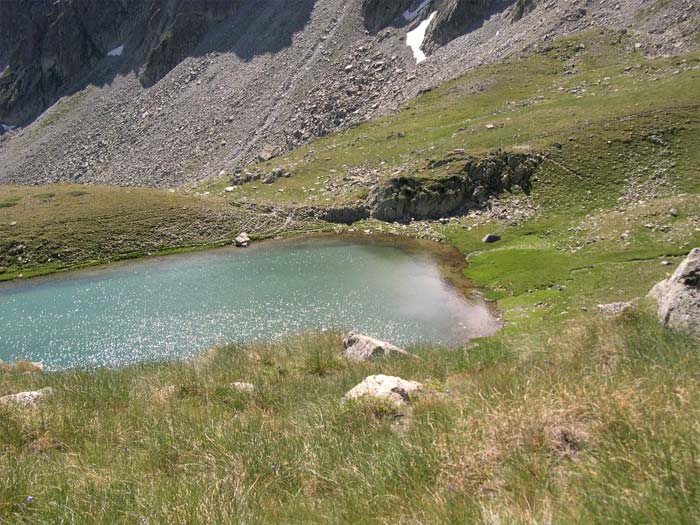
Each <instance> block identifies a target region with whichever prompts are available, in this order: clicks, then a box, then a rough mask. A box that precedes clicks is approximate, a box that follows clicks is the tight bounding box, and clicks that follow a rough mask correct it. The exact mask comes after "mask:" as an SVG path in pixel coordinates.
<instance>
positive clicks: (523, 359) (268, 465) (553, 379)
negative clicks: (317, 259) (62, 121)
mask: <svg viewBox="0 0 700 525" xmlns="http://www.w3.org/2000/svg"><path fill="white" fill-rule="evenodd" d="M542 341H543V337H542V334H540V335H539V336H538V337H536V338H535V337H533V338H528V337H525V336H523V337H521V338H519V339H518V340H509V339H508V338H506V337H500V338H494V339H490V340H485V341H481V342H480V343H479V344H477V345H476V346H475V347H474V348H472V349H468V350H467V349H463V350H446V349H440V348H420V349H414V352H415V353H416V354H417V355H418V358H415V359H407V358H401V357H395V358H387V359H384V360H380V361H378V362H375V363H360V364H357V363H350V362H347V361H345V360H344V359H342V357H341V356H340V355H339V347H340V345H341V343H340V335H339V334H309V335H305V336H301V337H299V338H295V339H290V340H286V341H282V342H278V343H266V344H256V345H251V346H230V347H225V348H221V349H219V350H218V351H216V352H214V353H211V354H209V355H208V356H206V357H204V358H201V359H199V360H196V361H194V362H191V363H166V364H152V365H143V366H137V367H131V368H126V369H120V370H99V371H92V372H90V371H71V372H64V373H56V374H17V373H11V372H5V373H3V374H2V375H0V393H5V392H11V391H17V390H24V389H29V388H32V389H33V388H39V387H43V386H53V387H54V389H55V390H56V395H55V396H54V398H53V399H51V400H50V401H49V402H48V403H46V404H45V405H44V406H43V407H41V408H40V409H38V410H35V411H27V410H13V409H7V408H5V409H1V410H0V451H1V452H0V471H1V472H2V476H0V523H3V522H7V523H479V522H481V523H543V522H556V523H572V522H580V523H586V522H590V523H605V522H610V523H661V522H664V523H691V522H697V520H698V519H700V511H698V510H697V509H700V472H699V471H698V463H697V459H696V458H698V446H699V445H698V443H700V440H699V439H698V438H700V436H699V435H698V434H699V425H698V422H699V421H700V419H699V418H698V409H699V406H700V402H699V401H698V399H700V386H698V381H697V379H698V374H699V373H700V361H699V359H700V358H699V357H698V355H697V342H696V340H694V339H692V338H691V337H690V336H687V335H684V334H679V333H672V332H668V331H666V330H664V329H661V328H660V327H658V326H657V323H656V322H655V320H654V319H653V318H652V317H649V316H646V315H645V314H635V315H633V316H628V317H626V318H624V319H619V320H587V321H581V320H578V321H576V322H572V323H571V324H570V326H569V327H568V329H567V331H566V333H564V334H559V336H558V337H557V338H552V339H551V341H550V342H549V343H544V344H543V343H542ZM373 373H385V374H392V375H399V376H401V377H404V378H407V379H416V380H419V381H422V382H424V383H425V384H426V385H428V387H429V389H430V391H429V392H427V393H425V394H423V395H422V396H421V397H420V398H418V399H417V400H415V401H414V402H413V403H412V405H411V406H409V407H405V408H396V407H391V406H388V405H386V404H383V403H381V402H379V401H371V400H365V401H361V402H358V403H344V402H342V400H341V398H342V396H343V394H344V393H345V392H346V391H347V390H349V389H350V388H351V387H352V386H354V385H355V384H356V383H358V382H359V381H361V380H362V379H363V378H364V377H365V376H366V375H369V374H373ZM241 380H244V381H249V382H252V383H254V384H255V385H256V390H255V392H254V393H252V394H250V393H245V392H238V391H236V390H235V389H233V388H231V387H230V384H231V383H232V382H234V381H241ZM167 386H172V387H174V388H170V389H167V392H169V394H168V395H164V396H159V395H157V394H158V392H162V389H163V388H164V387H167Z"/></svg>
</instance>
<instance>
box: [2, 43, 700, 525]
mask: <svg viewBox="0 0 700 525" xmlns="http://www.w3.org/2000/svg"><path fill="white" fill-rule="evenodd" d="M699 88H700V57H699V56H698V55H695V54H693V55H687V56H681V57H674V58H658V59H653V60H652V59H647V58H644V57H643V56H641V55H640V54H639V53H638V52H637V51H636V50H635V42H634V40H633V39H632V38H631V37H630V36H629V35H627V34H624V33H617V32H609V31H591V32H587V33H583V34H579V35H575V36H572V37H571V38H567V39H565V40H562V41H558V42H556V43H555V44H552V45H550V46H548V47H547V48H545V49H542V48H540V49H537V50H533V51H532V52H530V53H528V54H524V55H522V56H517V57H513V58H511V59H509V60H508V61H506V62H503V63H498V64H495V65H492V66H485V67H484V68H480V69H478V70H476V71H475V72H473V73H472V74H470V75H467V76H466V77H463V78H460V79H458V80H455V81H454V82H451V83H449V84H447V85H445V86H443V87H441V88H439V89H436V90H434V91H431V92H429V93H426V94H424V95H423V96H421V97H419V98H418V99H416V100H415V101H413V102H411V103H410V104H408V105H407V106H406V107H405V108H404V109H402V110H401V111H400V112H398V113H396V114H395V115H392V116H390V117H386V118H384V119H380V120H375V121H371V122H369V123H367V124H363V125H361V126H357V127H355V128H352V129H350V130H348V131H346V132H344V133H341V134H336V135H330V136H328V137H326V138H323V139H320V140H318V141H316V142H314V143H312V144H311V145H309V146H307V147H304V148H302V149H300V150H298V151H296V152H293V153H291V154H290V155H288V156H284V157H280V158H278V159H273V160H271V161H269V162H266V163H262V164H260V165H257V166H254V167H251V168H250V169H249V171H250V172H251V173H252V172H261V173H268V172H270V171H272V170H273V169H275V168H277V167H279V168H282V169H283V170H286V171H289V172H290V173H291V176H290V177H282V178H279V179H277V180H275V181H274V182H272V183H271V184H262V183H261V182H258V181H252V182H247V183H244V184H243V185H242V186H240V187H239V188H238V189H235V190H233V191H230V192H226V191H224V188H225V187H228V186H229V185H230V184H231V178H232V177H233V176H234V174H233V173H232V174H229V175H227V176H226V177H224V178H222V179H221V180H214V181H210V182H208V183H206V184H204V185H202V186H198V187H194V188H184V189H181V190H178V192H176V193H175V194H172V193H165V192H163V193H159V192H156V191H153V193H152V195H153V200H151V201H149V206H148V210H149V213H150V214H153V215H154V216H161V217H166V218H168V220H173V221H174V223H175V224H178V225H179V226H180V228H179V229H181V230H182V231H190V230H189V229H190V228H192V225H193V224H198V223H197V222H196V221H195V220H193V219H192V215H190V214H189V213H188V214H186V215H182V214H180V213H179V212H177V210H178V209H180V207H181V206H185V207H188V210H190V209H191V208H190V207H191V206H194V208H192V209H197V210H199V209H202V210H209V209H216V210H219V213H224V212H223V211H221V210H228V209H229V207H230V209H232V210H245V213H249V214H251V216H255V214H256V213H260V212H261V210H266V211H265V213H271V214H272V213H274V214H275V215H274V216H275V217H281V218H282V219H281V220H282V221H284V218H285V217H289V216H291V217H294V220H295V221H299V222H296V223H295V224H296V225H297V226H298V229H301V230H303V229H305V228H306V229H313V228H316V227H318V226H319V224H322V223H320V222H319V221H316V220H309V222H308V223H303V222H302V218H303V217H307V216H308V209H307V208H308V207H309V206H316V207H333V206H338V207H339V206H357V205H361V204H362V200H363V198H364V197H365V196H366V195H367V193H368V192H369V191H370V189H371V187H372V185H373V184H378V183H382V182H383V181H385V180H387V179H389V178H392V177H396V176H397V175H399V174H400V175H402V176H405V177H409V178H424V179H425V178H428V179H431V180H433V179H439V178H442V177H446V176H450V175H451V174H454V173H456V172H458V171H459V170H461V169H462V167H463V166H464V163H465V162H466V161H467V158H468V157H469V156H484V155H489V154H491V153H492V152H494V151H495V150H497V149H498V148H500V149H501V150H502V151H505V152H529V153H531V154H532V155H539V156H540V159H541V162H540V166H539V168H538V170H537V171H536V173H535V176H534V179H533V181H532V188H531V191H528V193H525V192H522V191H520V190H518V191H516V192H514V193H505V194H503V195H501V196H500V198H498V199H494V200H492V201H491V203H490V206H488V207H487V208H485V209H483V210H471V211H470V212H468V213H465V214H464V215H460V216H458V217H453V218H449V219H446V220H443V221H434V222H425V223H423V222H413V223H410V224H398V223H397V224H389V223H383V222H380V221H376V220H374V219H369V220H364V221H361V222H359V223H355V224H353V225H349V226H345V225H329V224H325V225H322V226H323V227H325V228H330V227H333V228H334V229H336V230H338V231H343V230H366V231H368V232H370V234H371V232H374V231H382V232H384V233H387V232H396V233H398V234H405V235H418V236H428V237H435V238H440V239H444V240H445V241H446V242H448V243H449V244H451V245H454V246H456V247H457V248H458V249H459V250H461V251H462V253H464V254H465V256H468V258H469V268H468V269H467V275H468V276H469V277H470V278H472V279H473V280H474V281H475V282H476V284H478V285H479V286H480V287H481V288H482V289H483V290H484V291H485V293H486V294H487V295H488V296H490V297H491V298H492V299H494V300H496V301H497V302H498V303H497V304H498V306H499V308H500V310H501V313H502V316H503V318H504V320H506V321H507V323H506V326H505V328H504V329H503V330H502V331H500V332H499V333H498V334H497V335H496V336H494V337H491V338H488V339H482V340H478V341H472V342H470V343H469V344H466V345H465V346H464V348H458V349H445V348H430V347H422V348H411V349H409V350H410V351H411V353H413V354H415V355H416V357H415V358H406V357H402V356H396V357H391V358H384V359H380V360H377V361H374V362H370V363H353V362H349V361H347V360H345V359H344V358H343V357H341V350H342V341H341V336H340V334H336V333H323V334H306V335H300V336H298V337H296V338H293V339H289V340H283V341H276V342H260V343H257V344H251V345H247V346H235V345H232V346H225V347H223V348H219V349H216V350H213V351H211V352H208V353H206V354H205V355H203V356H202V357H201V358H199V359H197V360H195V361H192V362H177V363H153V364H144V365H139V366H134V367H128V368H124V369H119V370H97V371H81V370H72V371H65V372H59V373H43V374H42V373H29V374H24V373H20V372H13V371H5V372H0V395H3V394H6V393H11V392H18V391H24V390H36V389H39V388H42V387H47V386H50V387H53V388H54V391H55V394H54V395H53V396H52V397H51V398H49V399H48V400H47V401H46V402H45V403H44V404H42V405H40V406H39V407H38V408H36V409H33V410H21V409H10V408H2V407H0V471H1V472H2V476H0V522H8V523H27V524H29V523H32V524H34V523H72V522H74V523H83V522H88V523H90V522H95V523H100V522H117V523H260V524H263V523H285V524H286V523H367V524H370V523H385V524H388V523H392V524H395V523H406V524H408V523H562V524H564V523H697V521H698V520H700V512H699V511H698V509H700V475H699V471H698V457H699V454H700V450H699V447H700V445H698V444H699V443H700V426H699V425H698V421H700V418H699V416H700V412H699V411H700V401H699V400H700V387H699V386H698V376H699V374H700V355H699V354H698V352H697V347H698V344H697V339H696V338H694V337H693V336H691V335H690V334H685V333H682V332H676V331H670V330H667V329H665V328H662V327H660V326H659V324H658V321H657V319H656V316H655V312H654V307H653V305H652V304H650V302H649V301H648V300H646V299H644V298H645V296H646V294H647V292H648V291H649V289H650V288H651V286H652V285H653V284H654V283H655V282H657V281H659V280H660V279H663V278H665V277H666V276H667V275H668V274H669V273H670V272H671V271H672V269H673V268H674V267H675V266H676V265H677V263H678V262H680V260H681V257H682V256H684V255H685V254H687V252H689V251H690V249H691V248H692V247H694V246H698V245H700V195H699V191H700V173H699V169H698V166H700V133H699V131H700V129H699V128H700V102H699V101H698V99H697V93H698V89H699ZM462 150H463V151H462ZM436 161H437V162H436ZM441 161H446V162H441ZM399 170H401V171H400V172H399ZM344 178H345V180H344ZM348 179H350V180H348ZM354 180H356V181H357V183H356V184H352V182H353V181H354ZM311 189H313V190H314V191H310V190H311ZM327 189H328V191H326V190H327ZM279 190H284V191H279ZM2 191H3V192H4V193H2V194H1V195H2V197H0V202H5V203H7V205H6V206H5V207H0V223H1V224H2V226H0V227H2V228H5V229H4V230H2V231H3V232H5V231H15V230H10V229H9V228H10V227H9V226H5V224H6V222H8V221H10V220H12V221H16V222H17V225H16V226H13V228H16V227H17V226H19V225H20V224H24V225H25V226H23V228H24V229H23V230H16V231H17V232H20V231H21V232H22V233H21V234H19V233H13V234H12V235H15V237H13V240H14V241H13V242H21V243H22V244H24V245H25V246H26V249H27V251H30V250H36V249H38V248H35V247H36V246H39V245H40V243H39V241H40V240H41V239H42V235H43V233H42V232H43V231H44V230H47V229H51V228H57V227H58V225H60V224H62V223H61V221H60V220H59V219H58V218H57V217H60V216H61V215H60V214H62V213H65V214H67V213H68V211H67V210H70V209H79V208H75V204H74V203H75V201H73V200H69V195H68V193H66V192H69V191H75V188H64V187H61V186H57V187H52V188H48V189H44V188H41V190H39V189H38V188H21V187H15V188H3V189H2ZM44 191H46V192H52V193H55V194H56V197H52V198H43V199H42V198H35V197H34V194H35V193H41V192H44ZM85 191H88V192H91V191H96V190H93V189H92V188H87V189H86V190H85ZM139 191H141V190H139ZM99 192H104V194H101V195H102V197H100V198H102V199H104V200H103V201H100V202H104V203H108V202H110V203H112V204H109V205H107V204H105V206H107V207H108V209H117V210H122V209H124V210H126V211H124V213H123V216H124V217H125V221H124V223H129V222H130V221H129V220H128V219H129V217H131V216H136V215H134V214H136V213H137V212H136V211H134V210H133V209H132V208H123V207H122V206H126V204H124V203H126V202H130V200H129V199H130V194H129V193H128V192H126V190H116V189H108V188H103V189H100V190H99ZM206 192H209V194H207V195H205V193H206ZM195 193H196V194H198V195H195ZM84 197H85V196H83V197H77V198H84ZM71 198H74V197H71ZM52 199H55V200H54V201H52ZM44 201H46V202H44ZM52 202H53V203H52ZM95 202H97V201H95ZM193 203H197V204H196V205H194V204H193ZM232 203H236V204H240V205H241V206H233V205H232ZM242 204H246V205H245V206H242ZM81 206H85V208H83V209H90V208H89V206H91V204H90V203H89V202H87V200H86V202H84V204H82V205H81ZM44 207H45V208H44ZM49 207H52V208H49ZM200 207H201V208H200ZM210 207H211V208H210ZM49 209H51V212H50V213H49V212H48V211H47V212H44V211H42V210H49ZM168 210H170V212H168ZM44 213H45V215H44ZM75 213H76V214H78V213H80V212H77V211H76V212H75ZM139 213H140V212H139ZM208 213H209V212H208V211H207V212H206V213H205V214H208ZM241 213H242V212H241ZM93 214H95V216H96V215H97V214H96V212H93ZM33 216H38V217H41V218H42V221H43V222H36V223H33V222H32V221H31V220H30V218H31V217H33ZM86 216H87V217H90V216H91V215H90V214H86ZM139 216H141V215H139ZM133 222H134V223H135V224H141V223H140V222H139V221H133ZM158 222H159V223H160V222H161V221H160V220H159V219H158ZM34 224H36V226H34ZM77 224H80V223H79V222H78V223H77ZM88 224H91V225H93V226H91V228H94V229H95V233H94V234H93V235H94V237H92V238H93V239H94V238H97V235H98V233H97V232H99V235H100V236H101V237H102V238H111V236H112V235H113V232H115V231H122V230H121V228H123V226H118V224H119V223H117V222H116V221H96V222H89V223H88ZM122 224H123V223H122ZM143 224H147V223H143ZM225 224H227V225H228V226H225V225H222V226H221V230H219V231H220V236H218V237H216V238H215V239H213V240H215V241H219V240H226V239H230V237H229V235H230V234H232V233H237V230H238V228H239V226H240V224H241V223H237V222H235V220H234V221H233V222H232V223H230V225H229V223H228V222H226V223H225ZM306 224H310V225H311V226H306ZM206 229H207V228H205V230H206ZM61 231H63V232H64V233H63V236H62V237H61V238H62V239H65V241H63V242H65V243H66V244H68V243H74V246H83V245H84V246H86V248H85V255H84V256H83V258H78V259H76V262H77V261H82V262H87V261H88V260H100V259H101V260H104V258H105V256H104V252H101V251H100V250H101V249H102V248H101V246H102V243H96V244H88V243H85V244H83V242H82V240H81V239H82V238H83V237H82V236H81V234H79V231H80V229H79V228H70V229H68V228H64V229H63V230H61ZM198 231H199V230H198ZM276 231H277V234H280V233H282V232H284V231H285V228H284V227H283V226H282V227H280V228H278V229H277V230H276ZM486 233H497V234H499V235H501V237H502V240H501V241H500V242H497V243H494V244H484V243H482V242H481V239H482V237H483V236H484V235H485V234H486ZM128 236H129V238H131V239H138V240H139V242H142V243H144V245H146V246H150V244H149V243H152V242H154V239H162V236H159V235H157V234H154V233H153V230H151V229H150V228H147V227H146V228H143V229H140V228H136V227H132V228H131V229H130V230H129V233H128ZM4 238H5V237H3V239H4ZM198 238H199V237H193V239H194V240H191V241H188V242H187V243H181V242H179V241H173V242H171V241H167V242H163V243H161V244H158V246H159V247H160V248H161V249H164V248H166V247H168V246H169V247H171V248H172V247H179V246H183V245H185V244H187V245H192V244H198V243H199V241H197V239H198ZM210 239H211V237H206V240H205V241H203V242H201V244H205V243H207V242H210ZM91 242H92V241H91ZM133 251H134V250H133V249H129V250H122V251H120V249H114V250H113V251H111V252H110V253H111V254H125V253H132V252H133ZM6 266H7V267H8V268H9V271H8V275H16V273H19V272H22V271H24V272H28V271H42V270H46V269H52V267H51V266H50V265H49V264H48V263H44V262H41V261H39V260H38V259H36V258H32V259H31V260H30V261H29V262H27V263H24V262H18V261H17V259H16V258H15V259H12V260H9V261H8V263H7V264H6ZM11 272H14V273H11ZM621 300H624V301H627V300H634V301H635V302H636V303H638V307H637V309H636V310H633V311H628V312H626V313H624V314H622V315H620V316H615V317H604V316H601V315H599V314H598V313H597V311H596V310H597V305H598V304H599V303H610V302H613V301H621ZM380 373H381V374H388V375H397V376H400V377H402V378H405V379H410V380H417V381H420V382H422V383H423V384H424V385H426V390H425V391H424V392H423V393H421V394H419V395H417V396H415V397H413V398H412V399H411V403H410V404H409V405H407V406H404V407H395V406H393V405H389V404H386V403H383V402H380V401H372V400H365V401H360V402H343V401H342V397H343V395H344V394H345V393H346V392H347V391H348V390H350V389H351V388H352V387H353V386H355V385H356V384H357V383H359V382H360V381H361V380H362V379H363V378H364V377H366V376H368V375H371V374H380ZM238 381H245V382H250V383H252V384H254V385H255V389H254V391H253V392H252V393H251V392H244V391H239V390H237V389H236V388H234V387H233V386H232V383H233V382H238Z"/></svg>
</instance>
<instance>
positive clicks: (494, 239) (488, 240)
mask: <svg viewBox="0 0 700 525" xmlns="http://www.w3.org/2000/svg"><path fill="white" fill-rule="evenodd" d="M500 240H501V236H500V235H495V234H493V233H489V234H487V235H486V236H485V237H484V238H483V239H482V242H485V243H487V244H491V243H494V242H498V241H500Z"/></svg>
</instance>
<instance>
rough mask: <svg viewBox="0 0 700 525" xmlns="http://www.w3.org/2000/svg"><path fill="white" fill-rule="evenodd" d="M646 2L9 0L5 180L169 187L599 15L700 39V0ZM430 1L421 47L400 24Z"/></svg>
mask: <svg viewBox="0 0 700 525" xmlns="http://www.w3.org/2000/svg"><path fill="white" fill-rule="evenodd" d="M645 5H646V4H645V2H642V1H641V0H635V1H631V0H625V1H622V2H551V1H550V2H543V1H542V0H517V1H516V0H503V1H498V0H493V1H492V2H491V3H490V4H489V2H487V1H486V0H432V1H428V2H426V0H265V1H260V0H105V1H99V0H5V1H2V2H0V182H2V183H3V184H13V183H18V184H30V185H34V184H47V183H55V182H71V183H79V184H108V185H119V186H155V187H166V188H172V187H176V186H180V185H183V184H190V183H194V182H197V181H201V180H204V179H207V178H210V177H212V176H214V175H216V174H218V173H220V172H221V171H222V170H225V171H226V172H227V173H228V172H230V173H233V172H234V170H236V169H239V168H243V167H245V166H247V165H249V164H250V163H252V162H256V161H257V160H261V159H265V158H269V156H270V155H280V154H283V153H285V152H288V151H290V150H292V149H293V148H296V147H298V146H300V145H302V144H306V143H308V142H309V141H310V140H312V139H314V138H316V137H321V136H324V135H327V134H328V133H331V132H334V131H338V130H343V129H348V128H349V127H351V126H354V125H356V124H358V123H360V122H363V121H365V120H367V119H369V118H373V117H377V116H381V115H386V114H387V113H389V112H391V111H393V110H394V109H396V108H398V107H400V106H402V105H403V104H404V103H405V102H406V101H407V100H409V99H411V98H413V97H415V96H416V95H417V94H419V93H421V92H425V91H427V90H430V89H432V88H434V87H435V86H437V85H439V84H441V83H443V82H445V81H447V80H450V79H452V78H455V77H457V76H460V75H462V74H464V73H466V72H468V71H470V70H472V69H473V68H474V67H477V66H479V65H481V64H487V63H492V62H493V61H495V60H499V59H501V58H504V57H506V56H512V55H513V54H514V53H518V52H520V51H523V50H525V49H535V45H537V46H543V45H545V44H544V43H546V42H551V41H552V40H553V39H556V38H559V37H561V36H564V35H567V34H571V33H572V32H576V31H582V30H585V29H587V28H591V27H607V28H619V29H622V28H624V29H625V30H629V31H633V32H635V34H637V33H638V34H639V36H640V39H639V40H640V42H642V43H644V49H645V50H649V51H652V52H653V53H654V54H657V53H659V54H661V53H668V54H671V55H674V54H678V53H681V52H685V51H690V50H692V49H695V48H697V46H698V42H697V39H696V38H695V35H696V34H697V20H698V17H699V16H700V4H698V3H697V2H687V1H686V2H681V1H680V0H677V1H673V2H662V3H659V5H658V6H656V7H657V8H658V9H656V8H655V10H654V16H652V17H650V16H642V17H640V16H638V15H639V14H640V13H641V12H642V10H645V9H646V7H645ZM421 7H422V9H420V8H421ZM406 11H408V13H409V16H407V17H406V16H403V14H404V13H405V12H406ZM436 11H437V14H436V15H435V17H434V19H433V21H432V23H431V24H430V26H429V27H428V28H427V29H428V30H427V34H426V38H425V42H424V45H423V49H424V50H425V51H426V52H427V53H428V54H429V55H430V56H429V57H428V59H427V60H426V61H424V62H422V63H421V64H416V61H415V58H414V56H413V53H412V52H411V49H409V47H408V46H407V45H406V34H407V32H408V31H410V30H413V29H415V28H416V26H417V25H418V24H420V23H421V22H423V21H424V20H425V19H426V18H427V17H429V16H430V15H431V14H432V13H433V12H436ZM414 16H415V18H414ZM380 28H381V29H380ZM457 34H459V35H462V36H459V37H457V38H455V39H454V40H452V41H451V42H449V43H448V44H446V45H444V46H442V47H436V46H439V42H442V41H444V40H446V39H449V38H450V35H457ZM122 46H123V47H122ZM685 67H688V68H689V67H691V65H690V64H687V65H686V66H685ZM144 86H151V87H150V88H148V89H145V88H144ZM480 87H481V86H475V87H474V89H478V88H480ZM56 101H58V102H56ZM54 102H56V103H55V104H54ZM47 107H48V108H49V109H48V110H47V111H45V112H44V110H45V109H47ZM39 114H41V117H39V118H34V117H35V116H36V115H39ZM14 124H20V125H21V126H20V128H19V129H17V130H13V131H9V132H6V133H4V134H3V133H1V132H2V131H8V130H7V127H9V126H10V125H14ZM491 126H494V128H495V125H494V124H491ZM231 186H235V184H231Z"/></svg>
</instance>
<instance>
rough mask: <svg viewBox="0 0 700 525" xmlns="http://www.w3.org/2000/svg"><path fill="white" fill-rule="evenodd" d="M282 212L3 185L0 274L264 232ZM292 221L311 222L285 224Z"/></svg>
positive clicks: (167, 196) (158, 195)
mask: <svg viewBox="0 0 700 525" xmlns="http://www.w3.org/2000/svg"><path fill="white" fill-rule="evenodd" d="M284 219H285V217H277V218H276V217H272V216H266V217H261V216H255V215H253V214H252V213H251V212H249V211H247V210H245V209H242V208H239V207H235V206H231V205H229V204H228V203H224V202H222V201H221V200H220V199H217V198H209V199H206V198H201V197H197V196H194V195H185V194H182V193H170V192H166V191H159V190H151V189H143V188H129V189H126V188H111V187H100V186H90V187H85V186H71V185H54V186H41V187H23V186H0V281H1V280H7V279H13V278H15V277H17V276H20V275H21V276H23V277H30V276H32V275H37V274H43V273H50V272H53V271H57V270H61V269H72V268H76V267H79V266H84V265H90V264H99V263H105V262H109V261H114V260H118V259H125V258H133V257H139V256H145V255H150V254H155V253H167V252H171V251H176V250H183V249H188V248H194V247H197V248H202V247H211V246H217V245H221V244H225V243H230V242H231V240H232V239H233V238H234V237H235V236H236V235H238V233H240V232H241V231H245V230H247V231H248V232H249V233H250V234H251V235H254V236H256V235H257V236H259V237H261V236H268V235H271V234H274V233H275V231H276V229H277V228H278V227H280V226H281V224H282V222H283V221H284ZM295 228H299V229H312V228H314V225H313V224H311V223H303V222H302V223H299V222H298V221H297V222H295V223H293V224H291V225H287V229H288V230H292V231H293V230H294V229H295ZM18 246H21V247H22V249H21V251H20V252H18V251H17V247H18Z"/></svg>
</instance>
